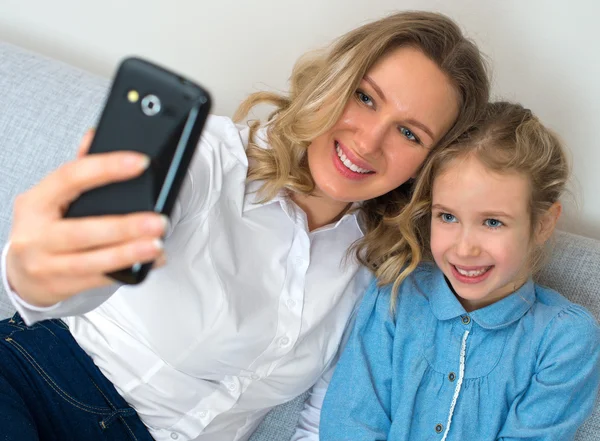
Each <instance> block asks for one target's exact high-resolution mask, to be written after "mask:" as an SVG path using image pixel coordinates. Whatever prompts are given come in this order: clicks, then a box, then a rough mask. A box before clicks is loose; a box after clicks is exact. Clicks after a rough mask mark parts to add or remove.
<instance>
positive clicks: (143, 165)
mask: <svg viewBox="0 0 600 441" xmlns="http://www.w3.org/2000/svg"><path fill="white" fill-rule="evenodd" d="M123 163H124V165H125V167H135V168H138V167H139V168H140V169H142V170H146V169H147V168H148V166H149V165H150V158H149V157H148V156H147V155H140V154H139V153H138V154H128V155H127V156H125V158H123Z"/></svg>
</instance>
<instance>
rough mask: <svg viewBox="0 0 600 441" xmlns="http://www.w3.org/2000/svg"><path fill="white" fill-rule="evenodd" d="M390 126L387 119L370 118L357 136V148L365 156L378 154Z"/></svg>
mask: <svg viewBox="0 0 600 441" xmlns="http://www.w3.org/2000/svg"><path fill="white" fill-rule="evenodd" d="M387 132H388V128H387V124H386V123H385V121H377V120H370V121H367V122H365V123H364V124H363V125H362V126H361V128H360V130H359V131H358V132H357V136H356V140H355V143H356V148H357V149H358V153H360V154H362V155H365V156H373V155H377V154H378V153H379V152H380V151H381V149H382V147H383V145H384V143H385V137H386V136H387Z"/></svg>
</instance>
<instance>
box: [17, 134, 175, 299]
mask: <svg viewBox="0 0 600 441" xmlns="http://www.w3.org/2000/svg"><path fill="white" fill-rule="evenodd" d="M92 138H93V132H92V131H90V132H89V133H87V134H86V135H85V137H84V138H83V140H82V142H81V145H80V148H79V152H78V155H77V159H75V160H73V161H71V162H69V163H66V164H64V165H63V166H61V167H60V168H58V169H57V170H55V171H54V172H52V173H51V174H50V175H48V176H47V177H46V178H44V179H43V180H42V181H41V182H40V183H39V184H37V185H36V186H34V187H33V188H31V189H30V190H28V191H27V192H25V193H22V194H21V195H19V196H18V197H17V199H16V200H15V205H14V214H13V216H14V218H13V228H12V231H11V233H10V236H9V240H10V243H11V245H10V248H9V250H8V254H7V276H8V282H9V285H10V287H11V288H12V289H13V291H15V292H16V293H18V295H19V296H20V297H21V298H22V299H23V300H24V301H25V302H27V303H29V304H31V305H34V306H41V307H43V306H51V305H54V304H56V303H58V302H60V301H62V300H65V299H67V298H69V297H72V296H73V295H75V294H77V293H79V292H82V291H85V290H87V289H91V288H96V287H100V286H103V285H108V284H111V283H114V280H112V279H110V278H109V277H107V276H106V275H105V274H107V273H110V272H113V271H116V270H118V269H120V268H125V267H129V266H132V265H134V264H136V263H137V262H152V261H155V262H156V266H160V265H161V264H162V263H164V253H163V251H162V242H161V237H162V236H163V235H164V233H165V229H166V218H165V217H164V216H163V215H160V214H158V213H154V212H140V213H132V214H125V215H105V216H94V217H83V218H64V215H65V212H66V210H67V208H68V207H69V205H70V204H71V203H72V202H73V201H74V200H76V199H77V198H78V197H79V196H80V195H81V194H82V193H84V192H85V191H88V190H90V189H92V188H96V187H99V186H102V185H106V184H109V183H113V182H120V181H125V180H128V179H131V178H134V177H136V176H139V175H140V174H141V173H143V171H144V170H145V169H146V168H147V167H148V165H149V162H148V157H147V156H145V155H143V154H141V153H137V152H131V151H115V152H109V153H100V154H94V155H86V153H87V150H88V148H89V146H90V144H91V141H92Z"/></svg>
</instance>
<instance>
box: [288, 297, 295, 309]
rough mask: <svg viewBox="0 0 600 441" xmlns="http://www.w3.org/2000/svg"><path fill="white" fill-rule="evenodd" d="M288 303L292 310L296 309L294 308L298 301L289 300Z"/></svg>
mask: <svg viewBox="0 0 600 441" xmlns="http://www.w3.org/2000/svg"><path fill="white" fill-rule="evenodd" d="M286 303H287V306H288V308H290V309H294V307H295V306H296V301H295V300H292V299H288V301H287V302H286Z"/></svg>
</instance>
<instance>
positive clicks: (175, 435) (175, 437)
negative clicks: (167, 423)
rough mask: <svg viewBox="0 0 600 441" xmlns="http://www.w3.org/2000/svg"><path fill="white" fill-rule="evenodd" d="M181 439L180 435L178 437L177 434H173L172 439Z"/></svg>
mask: <svg viewBox="0 0 600 441" xmlns="http://www.w3.org/2000/svg"><path fill="white" fill-rule="evenodd" d="M177 438H179V435H177V434H176V433H175V432H171V439H177Z"/></svg>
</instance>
